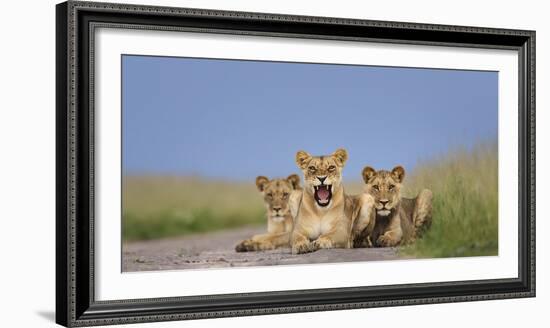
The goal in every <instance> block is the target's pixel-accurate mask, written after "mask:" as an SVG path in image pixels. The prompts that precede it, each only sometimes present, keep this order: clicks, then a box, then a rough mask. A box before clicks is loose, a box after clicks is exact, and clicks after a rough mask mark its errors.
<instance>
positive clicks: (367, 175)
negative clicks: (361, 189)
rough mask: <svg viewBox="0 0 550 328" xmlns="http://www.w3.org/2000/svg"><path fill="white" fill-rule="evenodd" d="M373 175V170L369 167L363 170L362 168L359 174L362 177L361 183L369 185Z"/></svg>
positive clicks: (374, 171)
mask: <svg viewBox="0 0 550 328" xmlns="http://www.w3.org/2000/svg"><path fill="white" fill-rule="evenodd" d="M375 173H376V170H375V169H373V168H372V167H370V166H365V168H363V172H361V176H363V181H365V183H369V180H370V179H371V178H372V177H373V176H374V174H375Z"/></svg>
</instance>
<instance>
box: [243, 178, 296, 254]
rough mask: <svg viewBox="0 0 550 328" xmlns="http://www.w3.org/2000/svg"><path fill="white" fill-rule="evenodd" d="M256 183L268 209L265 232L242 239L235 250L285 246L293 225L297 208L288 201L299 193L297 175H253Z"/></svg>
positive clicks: (261, 249)
mask: <svg viewBox="0 0 550 328" xmlns="http://www.w3.org/2000/svg"><path fill="white" fill-rule="evenodd" d="M256 187H257V188H258V190H259V191H260V192H261V193H262V195H263V197H264V204H265V207H266V209H267V233H265V234H261V235H255V236H253V237H252V238H250V239H246V240H243V241H242V242H240V243H239V244H238V245H237V246H236V247H235V250H236V251H237V252H248V251H263V250H270V249H275V248H279V247H288V246H289V241H290V232H291V231H292V227H293V225H294V224H293V221H294V219H293V213H294V215H295V213H296V208H295V206H294V207H293V206H292V204H291V202H292V200H293V199H296V198H297V197H299V194H300V191H301V187H300V177H299V176H298V175H296V174H292V175H289V176H288V177H287V178H286V179H272V180H269V179H268V178H266V177H264V176H259V177H257V178H256ZM295 202H296V201H294V203H295Z"/></svg>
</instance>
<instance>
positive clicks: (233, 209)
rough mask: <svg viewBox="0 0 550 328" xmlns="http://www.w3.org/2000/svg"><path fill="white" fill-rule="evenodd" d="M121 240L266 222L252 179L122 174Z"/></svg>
mask: <svg viewBox="0 0 550 328" xmlns="http://www.w3.org/2000/svg"><path fill="white" fill-rule="evenodd" d="M122 199H123V200H122V201H123V219H122V234H123V239H124V240H125V241H131V240H144V239H156V238H164V237H171V236H180V235H185V234H189V233H197V232H207V231H214V230H222V229H226V228H233V227H239V226H243V225H254V224H257V225H259V224H265V222H266V219H265V214H264V211H265V208H264V206H263V203H262V198H261V195H260V193H259V192H258V191H257V189H256V186H255V184H254V181H253V180H252V181H251V182H250V183H235V182H224V181H212V180H205V179H199V178H192V177H169V176H125V177H124V179H123V196H122Z"/></svg>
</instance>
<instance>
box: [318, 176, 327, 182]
mask: <svg viewBox="0 0 550 328" xmlns="http://www.w3.org/2000/svg"><path fill="white" fill-rule="evenodd" d="M326 178H327V177H326V176H324V177H317V179H319V181H321V184H324V183H325V180H326Z"/></svg>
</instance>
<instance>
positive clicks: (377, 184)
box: [354, 166, 432, 247]
mask: <svg viewBox="0 0 550 328" xmlns="http://www.w3.org/2000/svg"><path fill="white" fill-rule="evenodd" d="M362 176H363V180H364V181H365V183H366V185H365V191H364V192H365V193H366V194H368V195H370V196H372V198H373V199H374V211H375V213H376V215H375V223H374V227H373V228H372V231H369V232H368V237H367V239H370V240H369V241H372V243H373V244H374V246H379V247H388V246H397V245H401V244H405V243H409V242H413V241H414V240H415V239H416V237H417V236H419V235H420V234H421V232H422V231H423V230H424V229H425V228H428V227H429V226H430V225H431V221H432V192H431V191H430V190H428V189H424V190H422V191H421V192H420V193H419V194H418V196H417V197H415V198H402V197H401V187H402V183H403V179H404V178H405V169H403V167H401V166H396V167H394V168H393V170H391V172H390V171H385V170H380V171H376V170H375V169H373V168H372V167H370V166H366V167H365V168H364V169H363V172H362ZM361 243H365V240H359V239H356V240H355V242H354V246H356V247H358V245H359V244H361ZM363 246H364V244H363Z"/></svg>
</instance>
